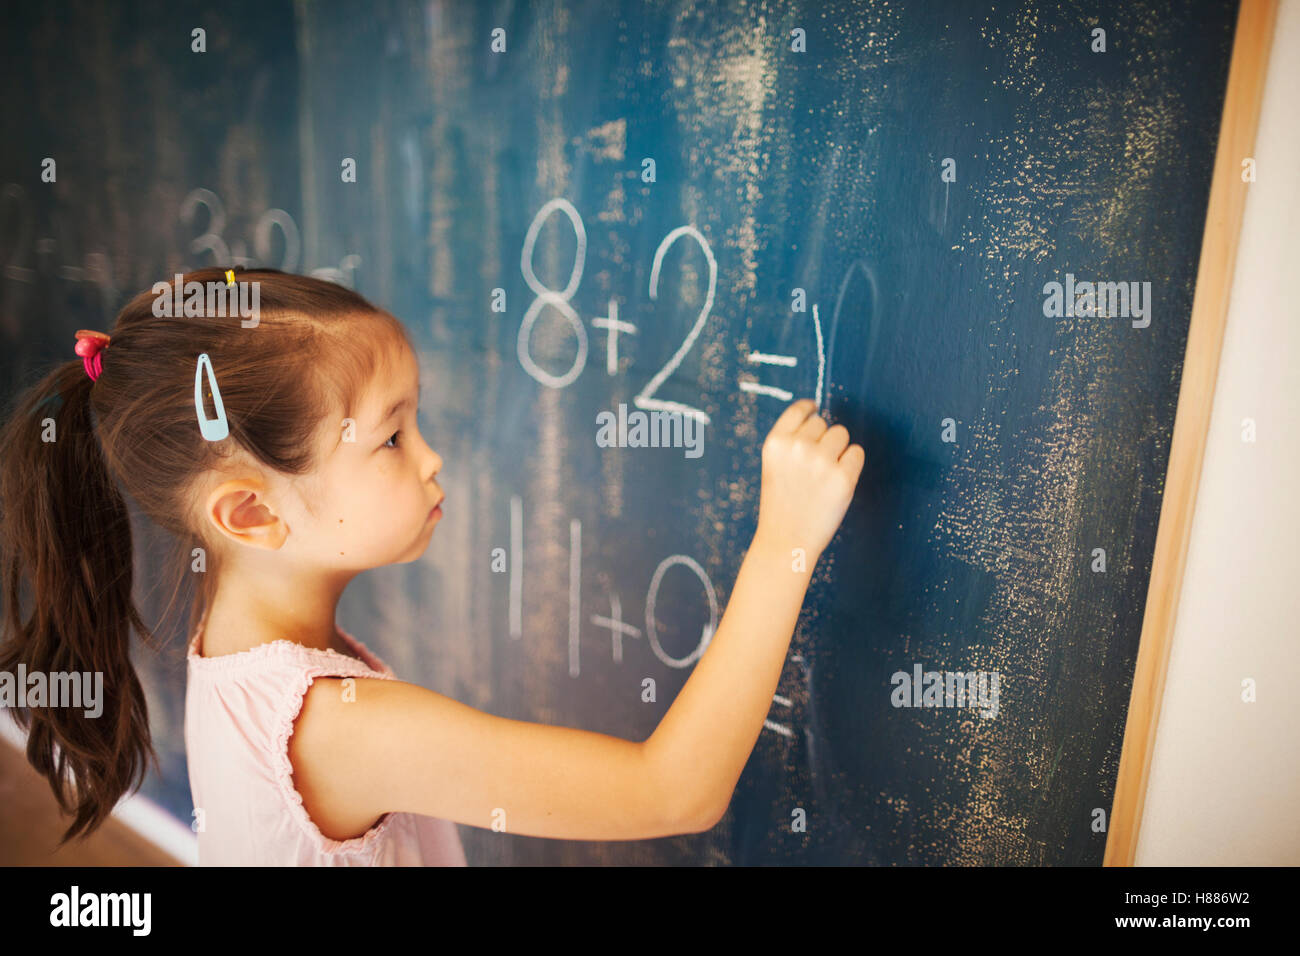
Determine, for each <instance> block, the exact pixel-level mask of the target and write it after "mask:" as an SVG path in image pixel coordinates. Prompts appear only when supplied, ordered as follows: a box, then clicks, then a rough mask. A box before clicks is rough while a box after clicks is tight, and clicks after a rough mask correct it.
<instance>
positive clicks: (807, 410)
mask: <svg viewBox="0 0 1300 956" xmlns="http://www.w3.org/2000/svg"><path fill="white" fill-rule="evenodd" d="M816 410H817V403H816V402H814V401H813V400H812V399H811V398H801V399H799V400H798V401H797V402H791V403H790V405H789V406H788V407H787V408H786V410H785V411H783V412H782V413H781V417H780V418H778V419H777V420H776V424H775V425H773V426H772V433H773V434H778V435H779V434H784V433H793V432H797V431H798V430H799V428H800V426H802V425H803V423H804V421H806V420H807V418H808V416H809V415H811V414H812V413H813V412H815V411H816Z"/></svg>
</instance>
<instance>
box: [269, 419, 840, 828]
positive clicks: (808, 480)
mask: <svg viewBox="0 0 1300 956" xmlns="http://www.w3.org/2000/svg"><path fill="white" fill-rule="evenodd" d="M815 411H816V407H815V405H814V404H813V403H812V402H811V401H808V400H804V401H799V402H795V403H794V404H792V405H791V406H790V407H789V408H787V409H786V411H785V412H784V413H783V414H782V415H781V417H780V418H779V419H778V420H777V422H776V424H775V425H774V426H773V428H772V431H771V432H770V433H769V435H768V437H767V440H766V441H765V442H764V444H763V483H762V493H761V498H760V503H759V520H758V528H757V530H756V532H755V534H754V539H753V542H752V543H751V545H750V548H749V551H748V552H747V553H746V555H745V559H744V561H743V562H742V564H741V568H740V572H739V574H738V575H737V578H736V585H735V587H734V588H733V590H732V594H731V599H730V601H729V602H728V605H727V610H726V613H725V614H723V617H722V621H721V622H720V623H719V626H718V630H717V633H716V634H715V635H714V637H713V640H712V641H711V642H710V644H709V647H708V648H707V649H706V651H705V653H704V654H703V656H702V657H701V658H700V661H699V663H697V664H696V666H695V669H694V671H693V672H692V674H691V676H690V678H689V679H688V680H687V682H686V685H685V686H684V687H683V688H682V691H681V693H680V694H678V696H677V699H676V700H675V701H674V702H673V705H672V706H671V707H670V708H669V710H668V713H667V714H665V715H664V718H663V720H662V721H660V723H659V726H658V727H657V728H656V729H655V731H654V733H653V734H652V735H651V736H650V737H649V739H647V740H646V741H645V742H643V743H637V742H633V741H628V740H622V739H620V738H617V737H612V736H609V735H606V734H599V733H593V732H590V731H584V730H576V729H573V728H566V727H555V726H548V725H545V724H536V723H528V722H525V721H518V720H510V719H507V718H503V717H495V716H493V715H491V714H487V713H484V712H482V711H479V710H476V709H474V708H472V707H469V706H466V705H464V704H461V703H458V702H457V701H455V700H452V699H451V698H449V697H445V696H443V695H441V694H437V693H435V692H433V691H430V690H427V689H425V688H423V687H419V686H417V685H414V684H407V683H403V682H400V681H392V680H378V679H360V680H357V681H356V694H355V700H351V701H345V700H344V699H343V695H342V693H341V691H340V686H339V685H340V681H339V679H338V678H319V679H317V680H316V681H315V682H314V683H313V684H312V686H311V688H309V690H308V691H307V694H306V697H305V699H304V702H303V708H302V711H301V712H300V714H299V717H298V722H297V726H296V729H295V732H294V734H293V736H292V737H291V738H290V743H289V748H290V760H291V762H292V764H293V767H294V771H295V774H294V783H295V786H297V788H298V790H299V792H300V793H301V794H302V796H303V803H304V806H305V807H306V808H307V811H308V813H309V814H310V815H311V817H312V819H313V820H315V821H316V823H317V825H318V826H319V827H320V829H321V831H322V832H323V833H325V835H326V836H331V837H333V838H335V839H345V838H347V837H350V836H356V835H358V834H360V833H361V832H363V831H364V830H366V829H367V828H368V827H369V826H370V825H371V824H372V823H373V822H374V820H375V819H376V818H378V817H379V816H380V815H381V814H383V813H385V812H390V811H405V812H412V813H422V814H426V815H429V816H435V817H442V818H444V819H448V820H454V821H456V822H457V823H464V824H468V825H470V826H478V827H485V828H490V827H492V826H494V824H495V825H497V826H498V827H499V828H502V829H504V830H505V831H506V832H510V833H518V834H523V835H526V836H544V837H553V838H559V839H571V840H637V839H648V838H653V837H661V836H669V835H672V834H676V833H694V832H699V831H702V830H706V829H709V828H710V827H712V826H713V825H714V824H715V823H716V822H717V821H718V819H719V818H720V817H721V816H722V814H723V813H724V812H725V810H726V807H727V804H728V803H729V801H730V799H731V793H732V791H733V790H734V789H735V786H736V781H737V780H738V779H739V778H740V773H741V771H742V770H743V769H744V766H745V762H746V761H747V760H748V758H749V754H750V752H751V751H752V750H753V747H754V743H755V742H756V741H757V739H758V735H759V733H760V732H761V730H762V727H763V720H764V718H766V716H767V713H768V710H769V709H770V707H771V704H772V695H773V693H775V691H776V688H777V681H778V679H779V678H780V674H781V667H782V663H783V662H784V660H785V656H786V653H787V651H788V649H789V646H790V639H791V637H792V636H793V633H794V626H795V622H796V620H797V618H798V615H799V609H800V607H801V606H802V604H803V599H804V595H805V592H806V591H807V587H808V581H809V579H810V577H811V574H812V569H813V567H814V566H815V565H816V563H817V561H818V559H819V558H820V557H821V553H822V551H823V550H824V549H825V547H826V545H827V544H829V543H830V539H831V538H832V537H833V536H834V534H835V531H836V529H837V528H838V527H839V524H840V522H841V521H842V520H843V517H844V514H845V512H846V511H847V509H848V505H849V502H850V500H851V499H852V497H853V491H854V488H855V487H856V485H857V481H858V477H859V476H860V474H861V472H862V466H863V461H864V455H863V451H862V448H861V447H860V446H857V445H849V435H848V432H847V431H846V430H845V429H844V428H843V427H842V426H838V425H837V426H835V427H834V428H829V429H828V428H827V426H826V423H825V422H824V421H823V420H822V419H821V418H820V417H819V416H817V415H815V414H814V412H815ZM800 552H802V553H800Z"/></svg>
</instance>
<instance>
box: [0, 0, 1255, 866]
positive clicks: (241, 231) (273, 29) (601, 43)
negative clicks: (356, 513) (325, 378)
mask: <svg viewBox="0 0 1300 956" xmlns="http://www.w3.org/2000/svg"><path fill="white" fill-rule="evenodd" d="M1235 7H1236V5H1235V4H1234V3H1228V2H1223V3H1217V2H1215V3H1197V4H1163V3H1155V2H1150V0H1138V2H1132V3H1118V2H1117V3H1095V2H1019V3H1012V2H1005V3H987V4H986V3H968V2H958V0H952V2H925V3H919V2H918V3H910V2H909V3H895V2H890V3H886V2H861V3H847V2H816V3H791V4H776V3H757V2H755V3H731V4H706V3H698V4H696V3H676V2H674V3H638V2H631V0H616V2H586V3H579V2H545V3H536V4H532V3H530V4H507V5H500V4H479V3H470V2H429V3H425V4H419V5H417V4H406V3H397V2H380V3H363V2H350V3H336V4H314V3H302V4H296V5H290V4H288V3H285V2H277V0H260V2H257V3H251V2H241V0H236V2H232V3H228V4H223V5H220V7H214V6H212V5H209V4H203V5H198V4H189V5H186V4H173V3H164V2H161V0H155V2H146V3H140V4H136V5H135V6H134V7H133V8H130V9H128V10H126V11H124V12H122V13H120V14H115V15H114V16H113V17H110V16H109V15H108V14H107V13H105V12H102V11H101V9H100V6H99V5H98V4H95V3H91V2H62V3H52V4H47V5H44V6H42V7H41V8H40V9H39V10H28V11H19V12H14V13H12V14H7V22H6V29H5V31H4V34H3V36H2V37H0V48H2V49H3V52H4V56H2V57H0V76H2V77H3V84H4V91H5V101H6V103H8V104H10V106H11V107H14V106H16V105H17V104H22V105H23V108H22V109H15V108H11V109H7V110H5V111H4V112H3V114H2V115H0V142H3V143H4V144H5V145H4V147H3V151H2V152H0V183H3V189H4V192H3V198H2V200H0V258H2V259H3V262H2V263H0V336H2V337H3V347H2V348H0V362H2V363H3V366H4V367H3V371H4V375H5V378H4V381H5V384H6V389H7V391H9V392H12V390H13V388H15V387H16V383H18V382H20V381H24V380H25V379H26V378H27V377H28V376H31V375H33V374H35V373H36V372H37V371H38V370H40V369H42V368H43V367H44V366H45V365H46V363H49V362H53V361H64V360H67V359H68V358H69V357H70V356H71V343H72V332H73V331H74V330H76V329H77V328H102V329H108V328H110V327H111V320H112V316H113V315H114V314H115V312H116V310H117V309H118V308H119V307H120V306H121V305H122V304H123V303H124V302H125V300H126V298H127V297H128V296H129V295H131V294H133V293H135V292H138V291H140V290H142V289H144V288H146V287H148V286H149V285H150V284H152V283H153V282H154V281H156V280H158V279H161V278H168V277H170V276H171V274H172V273H174V272H175V271H178V270H182V269H187V268H195V267H199V266H204V265H210V264H220V265H223V266H227V265H234V264H239V263H244V264H247V265H252V264H260V265H264V266H274V267H278V268H283V269H285V270H289V271H297V272H317V273H318V274H323V275H326V276H328V277H330V278H333V279H334V280H335V281H339V282H342V283H345V284H348V285H350V286H352V287H354V288H356V289H357V290H359V291H360V292H362V293H363V294H364V295H366V296H367V297H369V298H370V299H372V300H373V301H374V302H376V303H377V304H380V305H382V306H384V307H386V308H388V309H390V310H391V311H392V312H394V313H395V314H396V315H398V316H399V317H401V318H402V319H403V320H404V321H405V322H406V323H407V324H408V325H409V327H410V329H411V332H412V336H413V337H414V339H415V340H416V341H417V343H418V345H419V347H420V359H421V363H422V382H423V394H424V406H423V408H422V410H421V417H422V427H423V430H424V432H425V437H426V438H427V439H428V440H429V442H430V443H431V444H432V446H433V447H434V448H435V449H436V450H437V451H438V452H439V454H440V455H441V456H442V458H443V460H444V463H445V464H444V469H443V471H442V473H441V474H440V475H439V483H440V484H441V486H442V487H443V489H444V490H445V491H446V492H447V500H446V503H445V506H444V510H445V517H444V518H443V520H442V521H441V522H440V523H439V525H438V529H437V532H436V534H435V536H434V539H433V542H432V544H431V545H430V548H429V550H428V552H427V553H426V554H425V555H424V557H423V558H421V559H420V560H419V561H418V562H415V563H412V564H409V565H402V566H396V567H389V568H384V569H380V570H378V571H374V572H370V573H368V574H366V575H363V576H362V577H361V578H359V579H358V580H357V581H355V582H354V583H353V585H352V586H351V588H350V589H349V591H348V592H347V594H346V595H345V597H344V600H343V603H342V605H341V608H340V619H339V623H340V624H341V625H342V626H343V627H345V628H346V629H348V630H349V631H351V632H352V633H354V634H356V635H358V636H359V637H361V638H362V639H363V640H365V641H366V642H367V643H368V644H369V645H370V646H371V647H372V648H374V649H375V650H377V651H378V652H379V653H380V655H381V656H382V657H384V658H385V659H386V660H387V661H388V663H389V664H390V665H391V666H392V667H393V668H394V669H395V670H396V672H397V673H398V675H399V676H401V677H403V678H405V679H408V680H411V681H415V682H419V683H422V684H424V685H426V686H428V687H431V688H433V689H435V690H437V691H439V692H442V693H446V694H449V695H451V696H454V697H455V698H457V699H458V700H460V701H462V702H464V703H467V704H470V705H472V706H475V707H479V708H483V709H485V710H488V711H490V712H492V713H496V714H499V715H503V716H508V717H512V718H518V719H523V720H535V721H544V722H548V723H555V724H563V725H568V726H573V727H581V728H584V729H588V730H595V731H601V732H604V733H608V734H613V735H618V736H623V737H628V738H633V739H644V738H645V737H646V736H648V735H649V734H650V733H651V732H652V731H653V730H654V728H655V726H656V724H657V722H658V721H659V719H660V718H661V717H662V716H663V714H664V713H665V712H666V710H667V708H668V706H669V705H670V704H671V702H672V700H673V698H674V695H675V694H676V693H677V691H678V690H679V689H680V687H681V685H682V684H683V683H684V681H685V680H686V678H687V676H688V675H689V673H690V670H691V666H692V665H693V663H694V662H695V661H696V660H697V659H698V656H699V654H700V653H701V651H702V650H703V649H704V647H705V645H706V643H707V639H708V636H709V633H710V629H711V628H713V627H716V626H717V622H718V620H719V619H720V616H721V614H722V612H723V610H724V609H725V607H726V603H727V599H728V595H729V590H730V588H731V586H732V584H733V582H734V579H735V574H736V572H737V570H738V568H739V566H740V562H741V559H742V557H743V556H744V548H745V546H746V544H747V543H748V541H749V539H750V536H751V535H752V533H753V531H754V528H755V523H756V519H757V508H758V496H759V488H760V484H759V447H760V444H761V442H762V439H763V437H764V436H765V435H766V434H767V431H768V429H769V428H770V427H771V425H772V423H773V421H774V420H775V419H776V416H777V415H778V414H779V412H780V411H781V410H782V409H783V408H784V407H785V405H786V404H787V402H788V401H789V400H791V399H792V398H799V397H815V398H817V399H818V400H819V401H820V403H821V407H822V410H823V414H824V415H825V416H826V417H827V418H828V419H829V420H831V421H837V422H842V423H844V424H845V425H846V426H848V428H849V429H850V431H851V433H852V435H853V440H854V441H856V442H858V443H861V444H862V445H863V446H864V447H865V449H866V451H867V466H866V469H865V471H864V472H863V476H862V479H861V481H860V483H859V487H858V491H857V495H856V497H855V500H854V503H853V505H852V507H851V508H850V510H849V513H848V515H847V517H846V519H845V521H844V524H843V526H842V527H841V530H840V531H839V533H838V535H837V536H836V538H835V540H834V541H833V542H832V544H831V546H830V548H829V549H828V550H827V552H826V554H825V556H824V558H823V561H822V563H821V564H820V565H819V566H818V568H817V570H816V573H815V575H814V578H813V584H812V586H811V588H810V590H809V593H808V598H807V601H806V603H805V606H804V611H803V614H802V616H801V618H800V621H799V625H798V628H797V631H796V634H795V637H794V640H793V643H792V647H791V653H790V657H789V660H788V662H787V666H786V668H785V672H784V675H783V677H782V680H781V685H780V690H779V693H778V695H777V696H776V697H775V698H774V699H773V703H772V710H771V713H770V715H769V719H768V723H767V725H766V727H765V729H764V730H763V732H762V734H761V735H760V737H759V740H758V743H757V746H756V748H755V750H754V753H753V755H752V757H751V759H750V762H749V765H748V766H747V768H746V770H745V772H744V774H743V776H742V777H741V780H740V783H739V786H738V787H737V789H736V793H735V796H734V799H733V801H732V803H731V807H730V810H729V811H728V813H727V814H726V816H725V818H724V819H723V821H722V822H721V823H720V824H719V825H718V826H717V827H716V828H714V829H713V830H711V831H709V832H707V833H704V834H698V835H689V836H682V837H675V838H669V839H660V840H653V841H644V842H625V843H594V842H593V843H585V842H569V841H551V840H544V839H536V838H528V837H520V836H513V835H509V834H499V833H492V832H491V831H490V830H486V829H476V828H472V827H462V837H463V839H464V842H465V846H466V851H467V854H468V856H469V858H470V860H471V862H474V863H514V864H528V863H594V862H603V863H652V864H706V865H708V864H728V863H733V864H757V863H796V864H798V863H832V864H974V863H991V864H1007V863H1011V864H1072V865H1080V864H1085V865H1096V864H1099V863H1100V862H1101V860H1102V854H1103V850H1104V847H1105V841H1106V833H1105V830H1104V829H1103V828H1101V826H1100V825H1099V823H1098V821H1099V820H1103V821H1104V815H1105V814H1108V813H1109V810H1110V806H1111V799H1112V796H1113V791H1114V784H1115V778H1116V772H1117V767H1118V761H1119V753H1120V743H1121V739H1122V734H1123V726H1124V719H1125V711H1126V708H1127V704H1128V697H1129V691H1130V684H1131V680H1132V671H1133V665H1134V660H1135V655H1136V651H1137V645H1138V637H1139V631H1140V626H1141V621H1142V614H1143V609H1144V606H1145V601H1146V595H1147V585H1148V578H1149V573H1150V567H1151V557H1152V550H1153V545H1154V539H1155V532H1156V522H1157V518H1158V515H1159V509H1160V501H1161V490H1162V482H1163V476H1164V471H1165V463H1166V459H1167V454H1168V447H1169V441H1170V435H1171V431H1172V425H1173V417H1174V407H1175V401H1176V398H1177V391H1178V385H1179V376H1180V371H1181V366H1182V356H1183V348H1184V345H1185V341H1186V335H1187V326H1188V316H1189V313H1190V308H1191V300H1192V290H1193V283H1194V279H1195V275H1196V269H1197V257H1198V252H1199V248H1200V240H1201V232H1202V227H1203V224H1204V217H1205V205H1206V199H1207V196H1208V192H1209V181H1210V171H1211V165H1212V160H1213V156H1214V149H1215V144H1216V138H1217V127H1218V121H1219V115H1220V110H1221V107H1222V100H1223V91H1224V86H1225V80H1226V76H1227V67H1228V59H1229V51H1230V48H1231V40H1232V29H1233V27H1232V25H1233V22H1234V19H1235ZM196 27H202V28H204V29H205V30H206V38H207V40H206V52H204V53H201V54H200V53H195V52H193V51H192V49H191V35H192V30H193V29H194V28H196ZM494 31H503V32H494ZM1098 31H1100V32H1098ZM47 156H56V157H58V164H59V165H58V170H59V175H58V181H57V184H53V185H47V184H43V183H42V182H41V180H40V164H41V161H42V158H43V157H47ZM348 159H351V160H353V161H354V162H355V169H356V177H355V179H356V181H355V182H350V181H345V178H346V177H345V176H344V175H342V173H341V170H343V169H344V168H345V165H346V164H345V161H346V160H348ZM1052 283H1058V284H1059V287H1054V286H1052ZM1099 284H1105V285H1099ZM1121 284H1122V285H1121ZM620 405H622V406H624V408H623V409H622V410H621V412H620ZM664 409H667V410H676V411H679V412H681V413H682V415H683V416H684V419H683V420H685V419H689V420H690V421H691V422H693V423H699V425H700V426H701V430H700V431H699V433H698V434H699V436H700V444H699V445H698V447H697V449H696V451H697V453H695V454H687V449H685V448H683V447H606V445H607V444H608V443H604V444H602V443H598V441H597V434H598V431H599V425H598V416H600V415H601V414H602V413H612V414H613V415H614V416H615V417H616V418H617V416H619V415H620V414H623V415H624V416H628V417H629V418H630V416H632V415H633V413H636V412H644V411H654V410H664ZM626 420H628V419H625V421H626ZM146 530H147V529H141V536H140V537H138V538H137V547H138V550H139V552H140V559H139V560H140V563H139V565H138V567H137V573H138V574H139V576H140V577H139V588H138V591H139V593H140V600H141V602H142V605H143V607H144V609H145V612H146V614H145V616H146V619H148V620H155V621H156V620H158V619H159V618H160V617H161V616H162V611H163V610H164V608H163V599H164V598H165V595H158V594H154V593H152V592H151V591H150V588H149V582H150V581H152V580H154V579H155V578H156V577H157V573H156V572H157V570H158V569H157V568H156V567H153V566H151V562H156V560H157V557H156V556H157V555H158V554H161V553H162V552H161V550H160V548H159V545H158V540H157V539H156V537H149V536H148V535H147V534H145V531H146ZM168 621H169V623H168V624H167V625H166V626H165V627H164V629H163V634H164V635H170V637H171V642H170V643H169V644H168V646H167V648H166V649H165V650H164V651H163V652H161V653H157V652H154V651H151V650H148V649H145V648H139V649H138V653H137V661H138V666H139V668H140V670H141V672H142V675H143V677H144V679H145V681H146V684H147V688H148V693H149V695H150V704H151V721H152V725H153V728H154V732H155V735H156V740H155V742H156V745H157V747H158V749H159V752H160V755H162V757H163V770H164V773H163V775H162V776H161V777H158V776H151V777H150V779H149V781H148V784H147V786H146V788H145V793H146V794H147V795H149V796H151V797H153V798H154V799H157V800H159V801H160V802H162V803H163V804H164V805H165V806H166V807H167V808H168V809H169V810H170V811H171V812H173V813H175V814H176V816H177V817H178V818H180V819H181V820H183V821H186V822H188V821H189V819H190V812H191V809H192V808H191V804H190V794H189V789H188V780H187V778H186V773H185V763H184V746H183V740H182V737H181V730H182V726H181V718H182V701H183V693H184V666H183V664H184V662H183V642H182V638H183V616H178V615H172V616H171V617H170V618H169V619H168ZM169 628H170V630H169ZM918 670H919V672H920V673H921V674H922V684H924V675H925V674H927V673H929V672H938V673H941V674H948V673H963V674H966V673H969V674H977V675H980V676H981V679H986V680H987V682H988V683H987V684H986V685H985V689H986V690H987V691H990V692H991V691H992V689H993V688H994V687H996V689H997V696H996V698H991V697H990V698H988V699H987V700H986V704H988V703H989V702H991V701H995V703H993V705H992V706H984V707H983V708H982V709H980V708H973V707H965V708H962V707H948V706H914V705H915V704H916V703H918V702H919V703H922V704H924V703H925V697H924V695H923V693H922V691H923V687H922V686H917V687H915V688H913V687H912V686H911V682H912V681H913V679H914V676H915V675H916V674H917V672H918ZM899 675H903V676H902V677H900V676H899ZM904 677H905V678H906V682H905V681H904ZM646 678H651V679H653V681H654V682H655V686H656V694H655V700H654V701H652V702H647V701H646V700H644V699H643V696H644V695H643V686H644V685H643V682H644V681H645V680H646ZM994 680H996V684H993V683H992V682H993V681H994ZM930 702H931V703H934V702H935V701H934V699H933V698H931V701H930ZM903 705H906V706H903ZM486 825H487V822H486V821H485V826H486Z"/></svg>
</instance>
